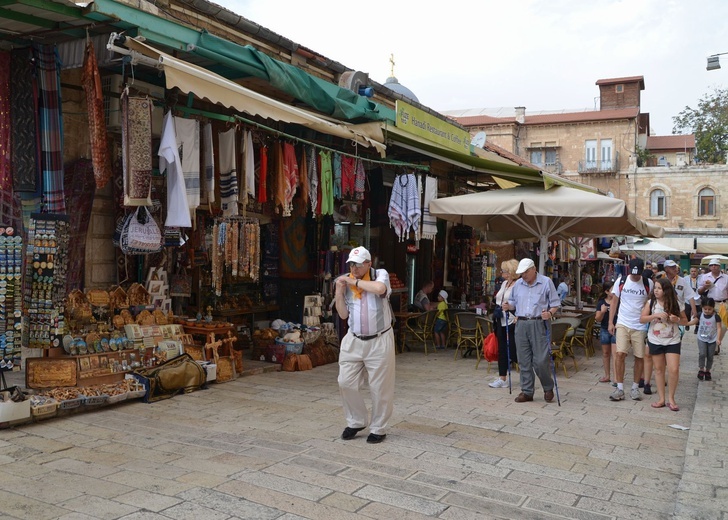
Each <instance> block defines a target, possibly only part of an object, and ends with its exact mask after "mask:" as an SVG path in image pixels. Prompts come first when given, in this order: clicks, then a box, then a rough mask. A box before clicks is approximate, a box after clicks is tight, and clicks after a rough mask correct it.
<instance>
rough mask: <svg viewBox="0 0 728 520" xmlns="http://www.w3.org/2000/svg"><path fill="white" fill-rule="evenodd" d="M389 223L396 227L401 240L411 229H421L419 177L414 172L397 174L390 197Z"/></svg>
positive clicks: (395, 229)
mask: <svg viewBox="0 0 728 520" xmlns="http://www.w3.org/2000/svg"><path fill="white" fill-rule="evenodd" d="M387 214H388V215H389V225H390V226H392V227H393V228H394V232H395V234H396V235H397V236H398V237H399V240H400V242H401V241H403V240H405V239H406V237H407V234H408V233H409V232H410V231H414V232H415V233H417V230H418V229H419V218H420V215H421V211H420V197H419V193H418V191H417V178H416V177H415V175H414V174H412V173H409V174H406V175H397V177H396V178H395V179H394V183H393V184H392V196H391V198H390V199H389V210H388V212H387Z"/></svg>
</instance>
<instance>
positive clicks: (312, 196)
mask: <svg viewBox="0 0 728 520" xmlns="http://www.w3.org/2000/svg"><path fill="white" fill-rule="evenodd" d="M307 155H308V167H307V168H306V170H307V172H308V198H309V201H310V202H311V212H312V213H313V214H314V215H316V208H317V207H318V187H319V177H318V167H317V165H318V161H317V160H316V149H315V148H314V147H313V146H309V147H308V154H307Z"/></svg>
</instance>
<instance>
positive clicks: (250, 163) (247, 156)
mask: <svg viewBox="0 0 728 520" xmlns="http://www.w3.org/2000/svg"><path fill="white" fill-rule="evenodd" d="M243 161H244V162H243V173H244V174H245V191H246V192H247V194H248V195H250V196H251V197H253V198H255V151H254V150H253V133H252V132H251V131H250V130H247V131H246V132H245V133H244V135H243Z"/></svg>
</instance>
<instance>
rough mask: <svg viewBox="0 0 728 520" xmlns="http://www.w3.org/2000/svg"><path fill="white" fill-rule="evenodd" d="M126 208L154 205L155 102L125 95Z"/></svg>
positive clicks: (123, 96)
mask: <svg viewBox="0 0 728 520" xmlns="http://www.w3.org/2000/svg"><path fill="white" fill-rule="evenodd" d="M121 118H122V123H121V146H122V159H123V163H124V164H123V171H124V205H125V206H151V205H152V102H151V101H150V100H149V99H148V98H146V97H129V93H128V91H126V90H125V91H124V92H122V94H121Z"/></svg>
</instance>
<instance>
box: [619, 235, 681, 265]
mask: <svg viewBox="0 0 728 520" xmlns="http://www.w3.org/2000/svg"><path fill="white" fill-rule="evenodd" d="M620 249H621V250H622V251H625V252H627V253H634V254H635V255H637V256H639V257H640V258H642V259H643V260H645V261H650V262H658V263H659V261H660V259H664V257H666V256H670V255H675V256H681V255H684V254H685V251H683V250H681V249H676V248H674V247H672V246H668V245H667V244H663V243H661V242H656V241H654V240H640V241H638V242H634V243H632V244H627V245H624V246H620Z"/></svg>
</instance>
